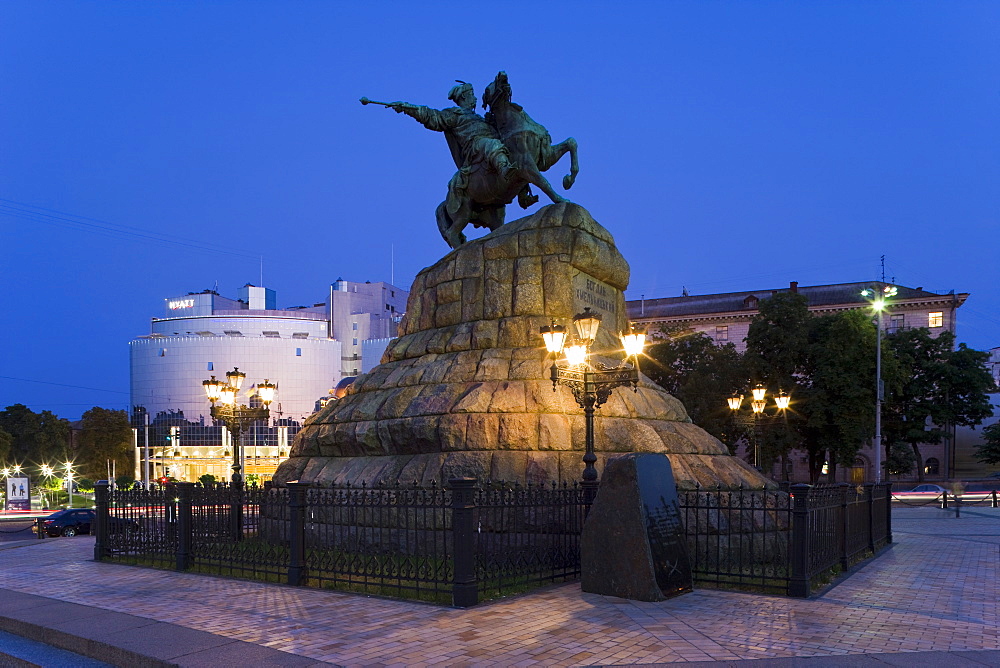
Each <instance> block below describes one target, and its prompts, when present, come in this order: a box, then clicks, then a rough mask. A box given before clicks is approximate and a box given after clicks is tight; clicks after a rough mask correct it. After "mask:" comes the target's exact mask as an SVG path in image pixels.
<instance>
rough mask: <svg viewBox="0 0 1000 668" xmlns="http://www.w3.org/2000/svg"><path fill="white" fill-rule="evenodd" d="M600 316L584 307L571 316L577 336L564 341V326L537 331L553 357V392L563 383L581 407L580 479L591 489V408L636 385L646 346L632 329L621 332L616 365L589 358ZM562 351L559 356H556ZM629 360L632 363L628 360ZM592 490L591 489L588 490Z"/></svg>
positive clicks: (594, 473)
mask: <svg viewBox="0 0 1000 668" xmlns="http://www.w3.org/2000/svg"><path fill="white" fill-rule="evenodd" d="M600 324H601V316H600V315H599V314H597V313H591V311H590V308H589V307H588V308H585V309H584V311H583V313H579V314H577V315H576V316H574V317H573V326H574V329H575V330H576V336H575V337H574V338H572V339H570V340H568V341H567V336H566V328H565V327H563V326H562V325H557V324H555V323H554V322H553V323H552V325H548V326H545V327H542V328H541V330H540V333H541V335H542V338H543V339H544V340H545V348H546V349H547V350H548V353H549V354H550V355H552V356H553V362H552V367H551V375H550V377H551V379H552V391H553V392H555V390H556V386H557V385H565V386H566V387H568V388H569V389H570V390H571V391H572V392H573V398H574V399H576V403H577V404H579V405H580V408H582V409H583V415H584V420H585V424H586V452H585V454H584V455H583V463H584V469H583V482H584V485H585V486H587V487H588V488H590V489H591V490H593V488H594V487H596V485H597V468H596V467H595V466H594V464H595V463H596V462H597V455H596V454H595V453H594V411H595V410H596V409H597V408H599V407H600V406H601V405H602V404H604V403H605V402H606V401H607V400H608V399H609V398H610V397H611V392H612V390H614V389H615V388H616V387H622V386H625V385H631V386H632V388H633V389H637V388H638V384H639V355H640V354H641V353H642V349H643V346H644V345H645V341H646V335H645V334H640V333H638V332H635V331H632V329H631V327H630V328H629V331H628V332H627V333H624V334H620V335H619V336H620V338H621V341H622V346H623V348H624V349H625V359H624V360H623V361H622V362H621V364H619V365H618V366H615V367H609V366H606V365H605V364H602V363H601V362H597V361H591V351H590V347H591V346H592V345H593V344H594V340H595V339H596V338H597V330H598V328H599V327H600ZM560 354H562V357H561V358H560V357H559V355H560ZM629 360H632V363H631V364H630V363H629ZM591 493H592V492H591Z"/></svg>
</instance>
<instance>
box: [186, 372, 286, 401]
mask: <svg viewBox="0 0 1000 668" xmlns="http://www.w3.org/2000/svg"><path fill="white" fill-rule="evenodd" d="M246 377H247V375H246V374H245V373H243V372H242V371H240V369H239V367H234V368H233V370H232V371H227V372H226V383H225V384H223V383H222V381H219V380H216V379H215V376H212V377H211V378H210V379H209V380H205V381H202V383H201V384H202V386H203V387H204V388H205V394H206V396H208V400H209V401H210V402H211V403H212V406H215V403H216V402H219V403H221V404H222V405H224V406H235V405H236V397H237V396H238V395H239V392H240V389H241V388H242V387H243V381H244V380H246ZM256 389H257V396H258V397H260V400H261V403H263V404H264V405H265V406H269V405H270V404H271V402H272V401H274V395H275V393H276V392H277V391H278V386H277V385H275V384H274V383H272V382H270V381H269V380H268V379H266V378H265V379H264V382H263V383H257V388H256Z"/></svg>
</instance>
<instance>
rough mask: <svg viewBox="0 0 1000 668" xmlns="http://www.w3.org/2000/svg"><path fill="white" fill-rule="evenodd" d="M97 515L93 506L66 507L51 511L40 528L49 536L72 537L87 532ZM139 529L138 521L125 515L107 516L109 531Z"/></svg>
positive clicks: (128, 531) (119, 531) (126, 531)
mask: <svg viewBox="0 0 1000 668" xmlns="http://www.w3.org/2000/svg"><path fill="white" fill-rule="evenodd" d="M96 517H97V511H95V510H94V509H93V508H68V509H66V510H60V511H58V512H55V513H52V514H51V515H49V516H48V517H46V518H45V519H44V520H42V530H43V531H44V532H45V533H46V534H47V535H48V536H49V537H50V538H55V537H56V536H66V537H72V536H76V535H77V534H89V533H90V532H91V526H92V525H93V523H94V521H95V519H96ZM138 529H139V523H138V522H136V521H135V520H133V519H129V518H126V517H114V516H111V517H109V518H108V531H109V532H110V533H131V532H132V531H137V530H138Z"/></svg>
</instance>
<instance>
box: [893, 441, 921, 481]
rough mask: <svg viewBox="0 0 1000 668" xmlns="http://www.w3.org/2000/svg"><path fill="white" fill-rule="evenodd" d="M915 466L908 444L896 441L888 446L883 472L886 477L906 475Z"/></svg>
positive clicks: (911, 450) (914, 456)
mask: <svg viewBox="0 0 1000 668" xmlns="http://www.w3.org/2000/svg"><path fill="white" fill-rule="evenodd" d="M916 464H917V458H916V455H914V454H913V448H911V447H910V444H909V443H903V442H901V441H896V442H895V443H893V444H892V445H890V446H889V454H888V456H887V457H886V458H885V471H886V473H887V474H888V475H908V474H909V473H911V472H912V471H913V467H914V466H916Z"/></svg>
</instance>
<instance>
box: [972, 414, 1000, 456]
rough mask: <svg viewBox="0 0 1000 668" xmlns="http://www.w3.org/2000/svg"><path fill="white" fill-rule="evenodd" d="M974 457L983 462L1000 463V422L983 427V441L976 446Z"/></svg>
mask: <svg viewBox="0 0 1000 668" xmlns="http://www.w3.org/2000/svg"><path fill="white" fill-rule="evenodd" d="M976 459H978V460H979V461H981V462H983V463H984V464H1000V422H994V423H993V424H991V425H990V426H988V427H985V428H984V429H983V443H981V444H980V445H977V446H976Z"/></svg>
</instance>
